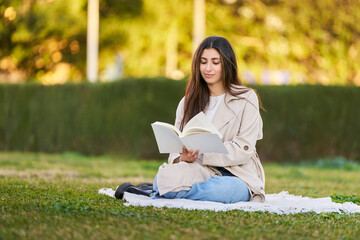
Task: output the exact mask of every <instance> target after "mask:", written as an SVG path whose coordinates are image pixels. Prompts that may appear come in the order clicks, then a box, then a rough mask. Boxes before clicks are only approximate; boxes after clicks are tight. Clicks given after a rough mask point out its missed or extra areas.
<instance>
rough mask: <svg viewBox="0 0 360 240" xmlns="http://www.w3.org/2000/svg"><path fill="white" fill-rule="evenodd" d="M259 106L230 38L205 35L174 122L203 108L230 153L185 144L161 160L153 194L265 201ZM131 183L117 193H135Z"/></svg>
mask: <svg viewBox="0 0 360 240" xmlns="http://www.w3.org/2000/svg"><path fill="white" fill-rule="evenodd" d="M259 105H260V106H261V104H259V100H258V97H257V94H256V93H255V91H254V90H252V89H250V88H247V87H245V86H244V85H243V84H242V82H241V81H240V79H239V76H238V69H237V61H236V57H235V54H234V51H233V49H232V47H231V45H230V43H229V42H228V41H227V40H226V39H225V38H222V37H217V36H211V37H208V38H206V39H205V40H204V41H203V42H202V43H201V44H200V46H199V47H198V49H197V50H196V52H195V54H194V57H193V61H192V73H191V77H190V81H189V83H188V86H187V89H186V93H185V97H184V98H183V99H182V100H181V101H180V103H179V105H178V108H177V110H176V120H175V126H176V127H179V128H180V129H182V128H183V127H184V126H185V124H186V123H187V122H188V121H189V120H190V119H191V118H192V117H194V116H195V115H196V114H197V113H199V112H200V111H203V112H204V113H205V114H206V116H207V117H208V118H209V120H210V121H212V122H213V124H214V126H215V127H217V129H218V130H219V131H220V133H221V134H222V135H223V139H222V140H223V142H224V144H225V147H226V148H227V150H228V152H229V154H219V153H204V154H200V155H199V152H198V150H196V149H186V148H185V147H184V148H183V152H182V153H172V154H170V155H169V159H168V162H169V164H164V165H162V166H161V167H160V168H159V171H158V174H157V176H156V177H155V179H154V183H153V190H154V192H155V194H154V195H155V196H154V198H186V199H193V200H203V201H215V202H222V203H234V202H239V201H249V200H251V201H260V202H263V201H264V200H265V191H264V189H265V175H264V171H263V167H262V165H261V163H260V159H259V157H258V155H257V153H256V148H255V145H256V141H257V140H259V139H262V119H261V116H260V113H259ZM130 185H131V184H130ZM130 185H129V184H128V185H125V186H123V187H122V185H120V186H119V187H118V189H117V193H118V194H117V195H118V196H119V193H120V194H121V196H122V193H123V192H124V191H127V192H135V193H137V192H136V187H134V186H132V185H131V186H130ZM129 186H130V187H129ZM138 193H140V192H138Z"/></svg>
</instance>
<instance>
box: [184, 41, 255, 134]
mask: <svg viewBox="0 0 360 240" xmlns="http://www.w3.org/2000/svg"><path fill="white" fill-rule="evenodd" d="M209 48H214V49H215V50H216V51H217V52H218V53H219V55H220V63H221V68H222V82H223V85H224V88H225V91H226V92H227V93H229V94H231V95H233V96H237V95H240V94H242V93H245V92H247V91H249V90H250V88H236V86H239V87H240V86H244V84H243V83H242V82H241V80H240V78H239V75H238V68H237V61H236V57H235V53H234V50H233V48H232V46H231V44H230V43H229V41H228V40H227V39H225V38H223V37H218V36H211V37H207V38H205V39H204V40H203V42H202V43H201V44H200V45H199V47H198V48H197V49H196V51H195V54H194V56H193V59H192V67H191V76H190V80H189V82H188V84H187V87H186V93H185V106H184V117H183V119H182V121H181V125H180V129H181V130H182V129H183V127H184V126H185V124H186V123H187V122H188V121H189V120H190V119H191V118H192V117H194V116H195V115H196V114H198V113H199V112H201V111H204V109H205V107H206V105H207V104H208V102H209V96H210V90H209V88H208V86H207V84H206V82H205V80H204V79H203V77H202V76H201V73H200V60H201V55H202V53H203V51H204V50H205V49H209ZM234 87H235V88H234Z"/></svg>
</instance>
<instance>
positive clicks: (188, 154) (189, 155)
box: [180, 146, 199, 163]
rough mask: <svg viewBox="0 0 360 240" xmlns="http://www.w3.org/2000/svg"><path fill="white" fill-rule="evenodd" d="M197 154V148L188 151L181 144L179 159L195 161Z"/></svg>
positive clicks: (189, 161)
mask: <svg viewBox="0 0 360 240" xmlns="http://www.w3.org/2000/svg"><path fill="white" fill-rule="evenodd" d="M198 155H199V150H196V151H195V152H194V150H190V151H188V150H187V148H186V147H185V146H183V152H182V153H180V157H181V161H183V162H188V163H192V162H195V160H196V159H197V157H198Z"/></svg>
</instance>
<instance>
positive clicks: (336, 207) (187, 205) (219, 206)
mask: <svg viewBox="0 0 360 240" xmlns="http://www.w3.org/2000/svg"><path fill="white" fill-rule="evenodd" d="M99 194H105V195H107V196H110V197H114V194H115V191H114V190H112V189H111V188H102V189H100V190H99ZM124 200H125V201H126V203H125V205H126V206H141V207H147V206H154V207H158V208H162V207H168V208H183V209H190V210H195V209H196V210H213V211H229V210H235V209H237V210H243V211H249V212H255V211H261V212H270V213H276V214H295V213H305V212H315V213H323V212H324V213H330V212H335V213H345V214H349V213H360V206H359V205H357V204H355V203H352V202H345V203H335V202H332V201H331V198H330V197H324V198H310V197H302V196H295V195H291V194H289V193H288V192H286V191H282V192H280V193H277V194H267V195H266V201H265V202H264V203H258V202H238V203H233V204H224V203H217V202H206V201H194V200H188V199H151V198H150V197H146V196H142V195H135V194H131V193H127V192H125V194H124Z"/></svg>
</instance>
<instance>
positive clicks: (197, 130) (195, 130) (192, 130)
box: [181, 127, 213, 137]
mask: <svg viewBox="0 0 360 240" xmlns="http://www.w3.org/2000/svg"><path fill="white" fill-rule="evenodd" d="M203 133H213V132H212V131H211V130H209V129H207V128H203V127H189V128H188V129H186V132H184V133H183V134H182V135H181V137H186V136H190V135H194V134H203Z"/></svg>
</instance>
